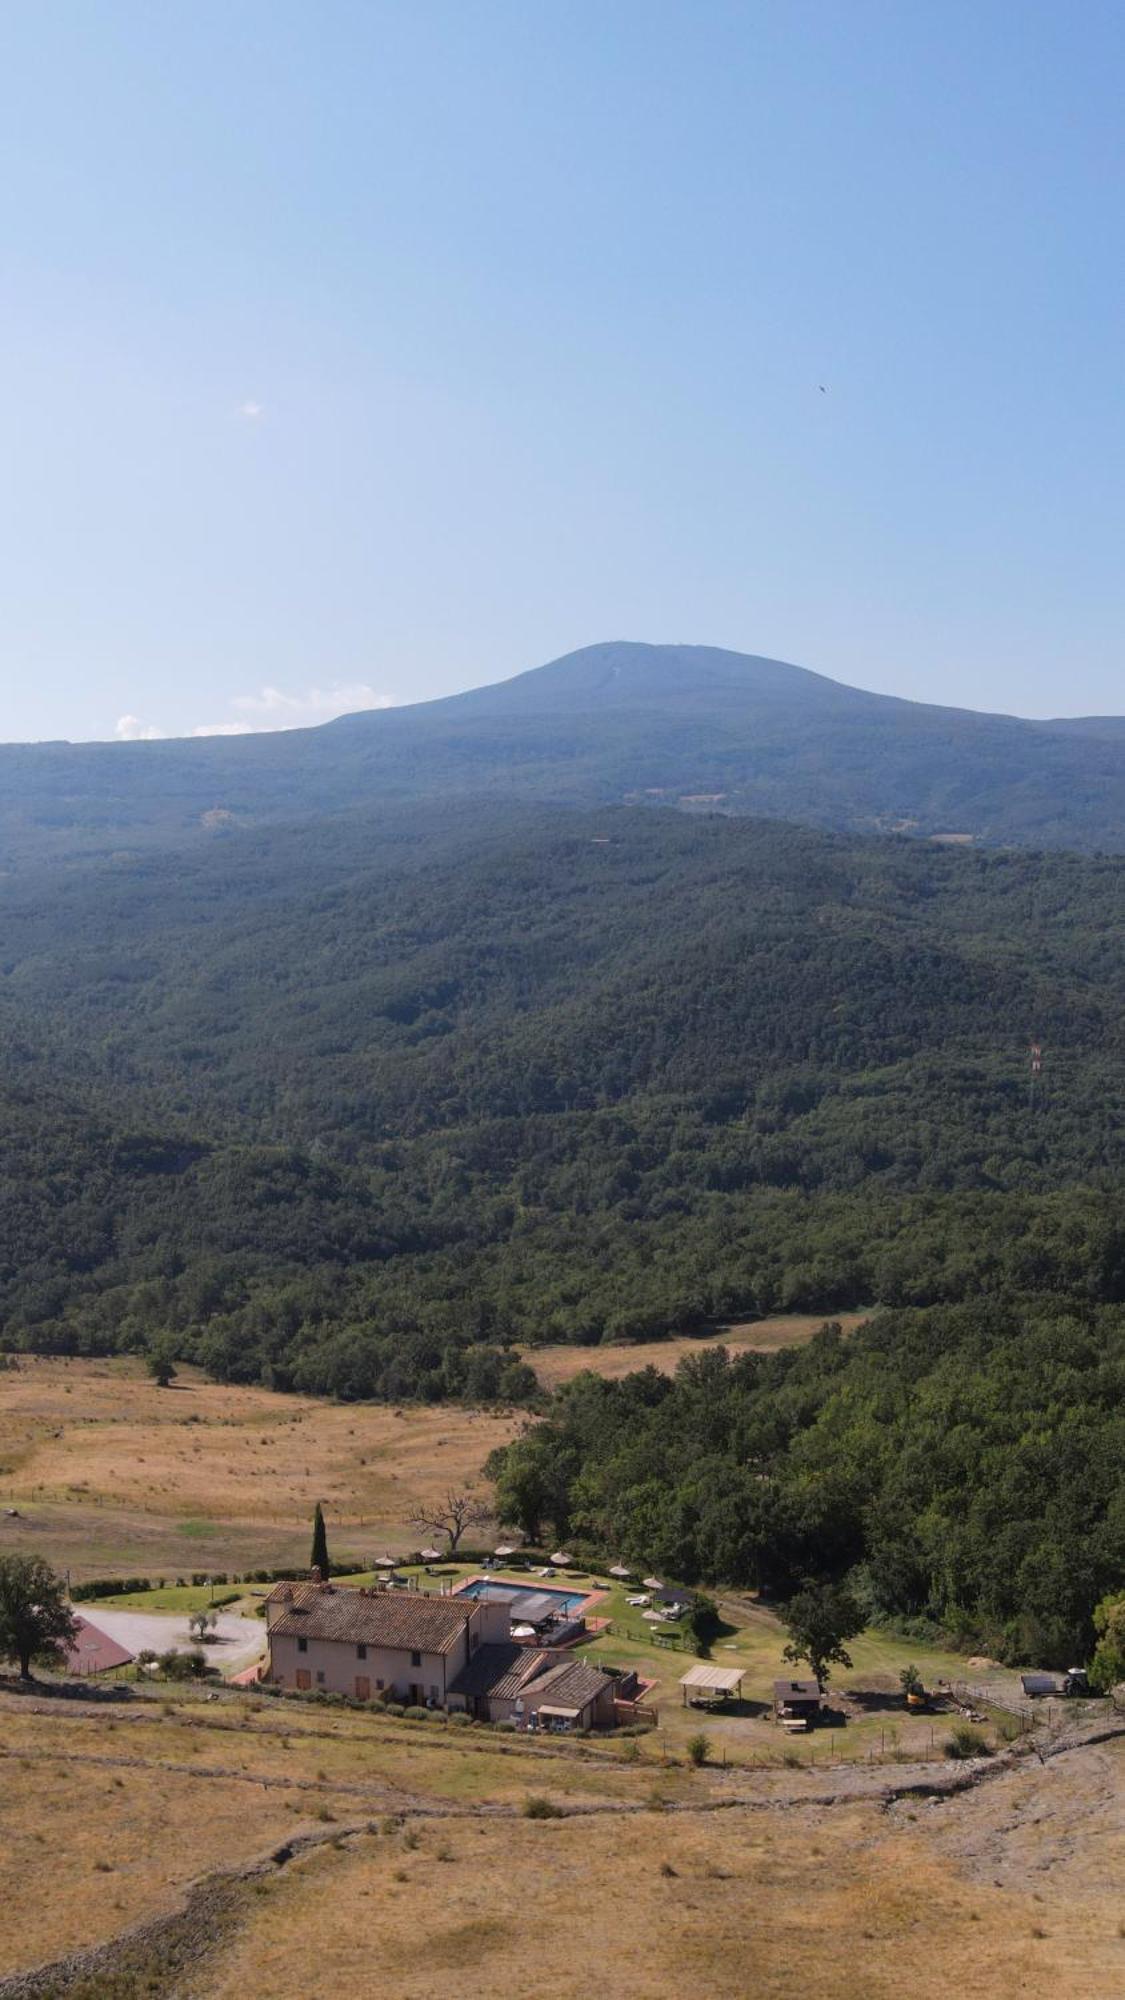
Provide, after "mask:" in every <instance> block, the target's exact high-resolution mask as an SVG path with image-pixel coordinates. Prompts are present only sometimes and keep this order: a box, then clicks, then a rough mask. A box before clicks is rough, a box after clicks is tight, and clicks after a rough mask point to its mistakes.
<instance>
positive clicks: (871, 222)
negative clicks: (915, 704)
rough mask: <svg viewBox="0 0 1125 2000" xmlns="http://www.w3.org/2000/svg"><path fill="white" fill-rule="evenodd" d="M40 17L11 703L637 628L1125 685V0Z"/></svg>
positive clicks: (442, 656) (490, 3)
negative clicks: (1124, 102) (1124, 661)
mask: <svg viewBox="0 0 1125 2000" xmlns="http://www.w3.org/2000/svg"><path fill="white" fill-rule="evenodd" d="M2 27H3V65H2V75H0V190H2V193H0V452H2V454H3V463H4V468H5V478H4V480H3V484H2V487H0V492H2V495H3V498H2V508H3V520H2V523H0V529H2V531H0V738H6V739H8V740H11V739H17V738H29V737H41V736H72V737H91V736H112V735H113V734H114V733H115V731H118V732H119V733H123V734H141V733H144V732H146V731H162V732H166V733H186V732H188V731H190V730H192V729H197V728H216V727H222V728H246V727H274V726H279V725H282V724H285V723H293V722H299V721H303V720H315V719H317V717H319V716H321V715H325V714H328V713H331V712H334V711H335V710H336V709H338V708H340V707H358V706H361V705H365V704H369V703H373V702H375V701H378V700H393V701H410V700H418V699H423V698H426V697H428V696H431V695H435V694H442V693H447V692H451V691H452V690H454V689H456V688H459V687H464V686H470V685H473V684H476V683H479V682H482V681H488V680H493V679H497V678H500V677H502V676H505V675H508V674H511V673H515V672H518V671H519V670H520V669H521V668H523V667H526V666H531V665H535V664H537V663H538V662H540V661H542V660H545V659H548V658H551V657H553V656H554V655H556V654H558V653H561V652H564V651H567V650H568V649H570V648H571V647H574V646H578V645H583V644H586V643H588V642H592V641H594V640H597V639H605V638H621V637H630V638H643V639H652V640H660V639H667V640H684V641H700V642H707V643H711V644H720V645H729V646H734V647H738V648H742V649H744V650H747V651H758V652H766V653H772V654H776V655H779V656H781V657H783V658H788V659H793V660H797V661H800V662H801V663H802V664H804V665H807V666H812V667H815V668H818V669H819V670H821V671H822V672H825V673H829V674H834V675H836V676H838V677H839V678H841V679H843V680H849V681H853V682H856V683H858V684H861V685H864V686H868V687H872V688H880V689H885V690H888V691H891V692H895V693H900V694H905V695H910V696H914V697H917V698H921V699H928V700H934V701H949V702H957V703H963V704H966V705H969V706H974V707H991V708H1005V709H1013V710H1016V711H1021V712H1023V713H1026V714H1040V715H1042V714H1051V713H1079V712H1095V711H1096V712H1104V711H1111V710H1112V711H1119V710H1121V709H1122V708H1125V699H1123V691H1122V675H1121V667H1120V660H1121V649H1122V623H1123V616H1122V614H1123V604H1122V564H1121V551H1122V542H1123V529H1125V449H1123V447H1125V414H1123V413H1125V371H1123V367H1122V361H1123V354H1122V347H1123V341H1122V335H1123V332H1125V254H1123V252H1125V242H1123V236H1125V223H1123V218H1125V201H1123V195H1125V121H1123V120H1122V117H1121V109H1120V94H1121V77H1122V74H1123V72H1125V10H1123V9H1122V8H1121V7H1120V6H1119V5H1117V4H1113V5H1109V4H1102V0H1085V4H1084V5H1083V6H1082V7H1080V8H1074V7H1069V6H1064V5H1061V4H1060V5H1038V4H1035V0H1023V4H1015V3H1014V0H1012V4H1000V3H999V0H976V4H971V5H970V4H963V3H962V0H942V5H941V6H940V7H939V6H937V5H931V6H928V7H927V6H914V5H908V4H906V0H898V4H883V0H846V3H845V0H832V4H829V0H812V4H803V0H785V4H782V0H771V4H755V0H741V4H733V0H732V3H731V4H728V3H727V0H677V4H662V0H556V4H554V5H550V6H548V5H544V4H532V0H364V4H362V5H353V4H350V0H324V4H322V5H315V6H314V5H310V4H308V0H302V3H301V4H290V0H238V4H233V5H232V4H231V0H222V4H212V0H192V4H191V5H190V6H187V7H166V6H153V5H152V4H151V0H144V4H136V5H133V4H116V3H115V0H77V4H67V0H48V4H45V5H42V6H40V5H36V4H32V0H23V3H22V4H20V5H8V6H7V7H5V8H4V9H3V13H2ZM820 384H823V385H824V388H825V390H826V391H827V393H826V394H822V393H821V391H820V387H819V385H820Z"/></svg>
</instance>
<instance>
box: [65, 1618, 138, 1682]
mask: <svg viewBox="0 0 1125 2000" xmlns="http://www.w3.org/2000/svg"><path fill="white" fill-rule="evenodd" d="M74 1622H75V1624H76V1625H77V1627H78V1634H77V1637H76V1638H75V1641H74V1644H73V1645H72V1646H65V1647H64V1648H63V1649H62V1653H63V1661H64V1664H65V1667H66V1671H67V1673H68V1674H78V1675H80V1676H81V1677H82V1678H83V1679H85V1678H86V1677H87V1676H88V1675H90V1674H105V1673H108V1672H109V1669H110V1668H111V1667H127V1666H128V1665H129V1664H130V1662H131V1661H132V1659H133V1654H132V1653H129V1652H127V1651H126V1649H125V1647H124V1646H119V1645H118V1643H117V1640H116V1639H111V1638H110V1636H109V1633H108V1632H103V1631H102V1630H101V1628H100V1627H99V1626H97V1625H91V1623H90V1620H89V1619H88V1618H82V1617H79V1616H76V1617H75V1620H74Z"/></svg>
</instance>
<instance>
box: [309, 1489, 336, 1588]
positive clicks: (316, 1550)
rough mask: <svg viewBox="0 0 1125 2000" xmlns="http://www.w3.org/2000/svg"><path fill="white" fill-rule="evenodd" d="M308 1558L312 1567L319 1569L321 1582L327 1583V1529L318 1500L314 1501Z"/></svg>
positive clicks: (328, 1571)
mask: <svg viewBox="0 0 1125 2000" xmlns="http://www.w3.org/2000/svg"><path fill="white" fill-rule="evenodd" d="M309 1560H310V1563H311V1566H312V1568H313V1569H318V1570H319V1571H320V1575H321V1580H322V1582H324V1583H327V1582H328V1578H329V1575H330V1574H331V1572H330V1570H329V1567H328V1531H327V1529H326V1528H325V1525H324V1509H323V1507H322V1506H321V1504H320V1501H319V1500H318V1501H317V1503H316V1513H315V1514H314V1515H313V1538H312V1555H311V1557H310V1559H309Z"/></svg>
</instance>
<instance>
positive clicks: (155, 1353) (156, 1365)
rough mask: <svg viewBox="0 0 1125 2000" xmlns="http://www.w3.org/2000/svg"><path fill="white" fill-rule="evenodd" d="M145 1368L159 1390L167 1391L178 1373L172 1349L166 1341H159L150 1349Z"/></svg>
mask: <svg viewBox="0 0 1125 2000" xmlns="http://www.w3.org/2000/svg"><path fill="white" fill-rule="evenodd" d="M145 1366H146V1368H147V1369H148V1372H149V1374H150V1375H151V1376H152V1379H153V1381H154V1382H155V1383H156V1386H157V1388H158V1389H166V1388H167V1387H168V1385H169V1383H170V1382H171V1381H172V1380H173V1379H174V1377H175V1373H176V1364H175V1360H174V1359H173V1355H172V1349H171V1347H170V1346H169V1344H168V1342H167V1341H166V1340H161V1341H157V1343H156V1345H155V1346H154V1347H150V1349H149V1351H148V1356H147V1358H146V1361H145Z"/></svg>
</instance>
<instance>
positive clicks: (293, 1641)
mask: <svg viewBox="0 0 1125 2000" xmlns="http://www.w3.org/2000/svg"><path fill="white" fill-rule="evenodd" d="M266 1629H267V1637H268V1644H269V1665H268V1668H267V1672H266V1678H267V1679H268V1680H270V1681H273V1682H274V1683H275V1684H276V1685H277V1686H278V1687H283V1688H294V1689H298V1690H306V1689H307V1690H309V1691H312V1690H314V1689H316V1688H323V1689H324V1691H325V1693H328V1694H343V1695H350V1696H351V1697H352V1698H353V1699H354V1700H356V1701H372V1700H377V1699H378V1698H379V1697H380V1696H382V1697H383V1698H384V1699H386V1700H394V1701H402V1702H407V1703H409V1704H410V1705H411V1706H412V1707H418V1708H448V1709H452V1710H457V1709H460V1710H463V1711H464V1712H465V1713H467V1714H469V1715H471V1716H473V1717H474V1718H475V1719H477V1720H480V1721H485V1722H505V1721H512V1722H515V1724H516V1726H517V1727H518V1728H523V1729H592V1728H607V1727H612V1725H613V1723H614V1720H615V1709H614V1701H615V1698H616V1696H617V1695H618V1694H619V1693H620V1694H623V1695H624V1694H628V1692H629V1689H628V1688H627V1687H626V1686H625V1684H624V1680H623V1679H622V1677H621V1676H618V1675H614V1674H609V1673H605V1672H603V1670H602V1669H601V1668H600V1667H594V1666H591V1665H590V1664H589V1663H588V1662H587V1661H585V1660H580V1659H578V1658H576V1657H575V1655H574V1654H573V1653H571V1652H568V1651H566V1650H565V1648H560V1647H552V1646H546V1647H544V1646H536V1645H534V1644H532V1645H521V1644H519V1643H518V1642H517V1641H516V1640H515V1639H513V1638H512V1636H511V1611H510V1608H509V1606H508V1605H507V1604H506V1603H503V1602H500V1601H497V1600H494V1599H489V1598H484V1597H469V1596H466V1595H464V1594H462V1595H459V1596H454V1597H430V1596H427V1595H425V1594H424V1593H422V1592H419V1591H410V1592H399V1591H393V1592H392V1591H388V1590H353V1589H343V1588H341V1587H340V1585H339V1584H332V1583H320V1582H316V1581H313V1582H311V1583H278V1584H275V1585H274V1588H273V1589H272V1590H271V1591H270V1594H269V1596H268V1598H267V1599H266ZM625 1678H627V1679H629V1680H632V1679H633V1678H635V1677H633V1676H627V1677H625Z"/></svg>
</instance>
